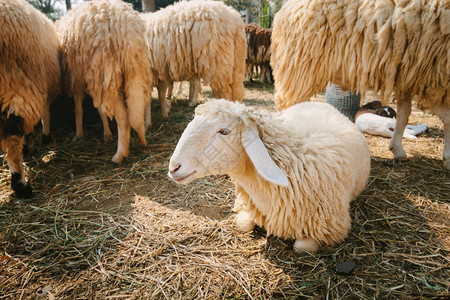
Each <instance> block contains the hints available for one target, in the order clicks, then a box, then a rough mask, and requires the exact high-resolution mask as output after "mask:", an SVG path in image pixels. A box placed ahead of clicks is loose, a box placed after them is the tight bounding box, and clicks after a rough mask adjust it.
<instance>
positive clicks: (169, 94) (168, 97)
mask: <svg viewBox="0 0 450 300" xmlns="http://www.w3.org/2000/svg"><path fill="white" fill-rule="evenodd" d="M173 84H174V83H173V82H169V85H168V86H167V99H172V92H173Z"/></svg>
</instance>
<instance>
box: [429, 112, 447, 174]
mask: <svg viewBox="0 0 450 300" xmlns="http://www.w3.org/2000/svg"><path fill="white" fill-rule="evenodd" d="M432 113H434V114H435V115H437V116H438V117H439V119H441V121H442V123H444V142H445V144H444V153H443V156H442V158H443V160H444V166H445V167H446V168H447V169H449V170H450V110H449V109H447V108H446V107H443V106H439V107H435V108H434V109H433V111H432Z"/></svg>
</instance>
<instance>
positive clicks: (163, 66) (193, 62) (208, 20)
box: [141, 0, 246, 118]
mask: <svg viewBox="0 0 450 300" xmlns="http://www.w3.org/2000/svg"><path fill="white" fill-rule="evenodd" d="M141 16H142V18H143V19H144V20H145V24H146V29H147V33H146V38H147V42H148V47H149V51H148V56H149V57H150V64H151V71H152V73H153V75H154V79H155V80H156V82H155V85H156V86H157V88H158V98H159V100H160V102H161V110H162V115H163V117H164V118H166V117H167V116H168V114H169V110H170V106H169V103H168V101H167V99H166V92H167V86H168V84H169V83H170V82H175V81H184V80H195V79H200V78H201V79H203V82H204V84H209V85H210V86H211V89H212V94H213V97H219V98H226V99H229V100H237V101H242V98H243V97H244V67H245V56H246V43H245V29H244V22H243V21H242V19H241V16H240V15H239V13H238V12H237V11H236V10H234V9H233V8H231V7H229V6H227V5H225V4H224V3H223V2H220V1H196V0H194V1H180V2H177V3H175V4H174V5H170V6H168V7H166V8H164V9H161V10H159V11H157V12H155V13H147V14H142V15H141Z"/></svg>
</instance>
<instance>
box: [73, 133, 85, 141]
mask: <svg viewBox="0 0 450 300" xmlns="http://www.w3.org/2000/svg"><path fill="white" fill-rule="evenodd" d="M82 138H83V135H82V134H81V135H75V136H74V137H73V139H72V140H73V141H74V142H76V141H78V140H81V139H82Z"/></svg>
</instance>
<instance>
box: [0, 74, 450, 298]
mask: <svg viewBox="0 0 450 300" xmlns="http://www.w3.org/2000/svg"><path fill="white" fill-rule="evenodd" d="M187 88H188V87H187V86H185V87H184V90H183V93H182V94H181V95H175V96H174V99H173V101H172V111H171V113H170V116H169V118H168V119H167V120H162V119H161V117H160V107H159V104H158V103H157V101H156V93H154V95H153V96H154V101H153V103H152V119H153V126H152V127H151V129H150V130H149V131H148V133H147V141H148V142H149V146H148V147H146V148H141V147H139V146H138V145H137V136H136V135H135V134H134V133H133V134H132V140H131V143H130V145H131V147H130V156H129V158H128V159H126V161H125V162H124V163H122V164H120V165H116V164H114V163H112V162H111V158H112V156H113V155H114V153H115V150H116V141H114V142H111V143H105V142H104V141H103V137H102V132H103V131H102V128H101V124H100V122H99V120H98V119H95V118H96V116H92V117H89V118H90V119H91V121H90V122H89V120H86V121H87V122H86V123H87V126H85V137H84V138H83V139H82V140H81V141H73V139H72V138H73V136H74V131H73V126H67V125H64V126H63V125H61V126H60V125H58V126H57V127H58V128H57V129H56V130H54V131H53V136H54V141H53V143H51V144H50V145H48V146H44V145H42V144H41V142H40V133H39V132H38V131H36V132H34V133H33V134H32V135H31V136H30V137H29V144H30V149H31V150H30V154H29V155H28V156H26V158H25V161H26V169H27V172H28V176H29V178H30V179H31V181H32V185H33V189H34V196H33V198H32V199H30V200H23V199H17V198H16V197H15V196H14V194H13V193H12V191H11V189H10V186H9V185H10V175H9V171H8V168H7V166H6V164H5V163H4V164H3V166H2V167H1V169H0V299H112V298H119V299H199V298H202V299H310V298H311V299H416V298H428V299H432V298H436V299H444V298H445V297H446V296H450V279H449V278H450V256H449V253H450V252H449V251H450V175H449V171H448V170H446V169H445V168H444V167H443V165H442V160H441V157H442V151H443V147H444V140H443V125H442V123H441V122H440V121H439V119H438V118H437V117H435V116H432V115H430V114H428V113H423V112H419V111H417V110H416V109H414V111H413V113H412V115H411V117H410V122H409V123H410V124H419V123H425V124H427V125H428V128H429V129H428V131H427V132H426V133H424V134H423V135H421V136H419V137H418V138H417V139H415V140H405V139H404V140H403V145H404V147H405V150H406V152H407V153H408V156H409V157H408V159H406V160H402V161H393V160H392V153H391V152H390V151H389V150H388V144H389V140H388V139H386V138H382V137H376V136H369V135H366V136H367V139H368V142H369V145H370V149H371V153H372V171H371V175H370V179H369V182H368V185H367V188H366V189H365V190H364V191H363V192H362V194H361V195H360V196H359V197H358V198H357V199H356V200H355V201H353V203H352V208H351V213H352V217H353V226H352V230H351V232H350V234H349V236H348V238H347V239H346V240H345V241H344V243H342V244H341V245H339V246H337V247H335V248H333V249H324V250H322V251H320V252H319V253H317V254H307V253H305V254H295V253H294V252H293V251H292V244H293V241H289V240H283V239H279V238H276V237H273V236H267V235H266V234H265V231H264V229H262V228H257V229H256V230H255V231H254V232H252V233H248V234H243V233H240V232H239V231H237V229H236V228H235V226H234V221H233V212H232V210H231V209H232V206H233V202H234V187H233V185H232V183H231V182H230V181H229V179H228V178H227V177H226V176H212V177H208V178H204V179H201V180H197V181H195V182H194V183H191V184H190V185H187V186H177V185H175V184H174V183H172V182H170V181H169V180H168V178H167V167H168V160H169V158H170V155H171V153H172V151H173V149H174V148H175V146H176V142H177V140H178V138H179V137H180V135H181V133H182V132H183V130H184V128H185V126H186V124H187V123H188V122H189V121H190V120H191V119H192V118H193V113H194V108H190V107H188V101H187V100H186V98H187ZM273 92H274V91H273V86H271V85H262V84H259V83H249V82H247V83H246V89H245V97H244V101H245V103H246V104H247V105H254V106H262V107H268V108H272V107H273V102H272V99H273ZM210 96H211V91H210V89H209V88H207V87H203V90H202V94H201V95H200V100H201V101H203V100H206V99H208V98H209V97H210ZM375 98H376V95H368V98H367V101H369V100H371V99H375ZM314 100H315V101H324V96H323V95H317V97H315V98H314ZM392 106H393V107H395V105H394V104H392ZM70 114H71V112H70ZM94 115H95V111H94ZM64 118H65V117H64ZM64 118H63V119H64ZM69 118H72V117H71V116H69V112H68V114H67V119H69ZM89 118H88V119H89ZM92 120H95V121H92ZM69 125H70V124H69ZM72 125H73V124H72ZM345 261H351V262H353V263H354V264H355V265H356V267H355V270H354V272H353V273H352V274H350V275H343V274H340V273H338V272H337V271H336V265H337V264H339V263H341V262H345Z"/></svg>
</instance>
